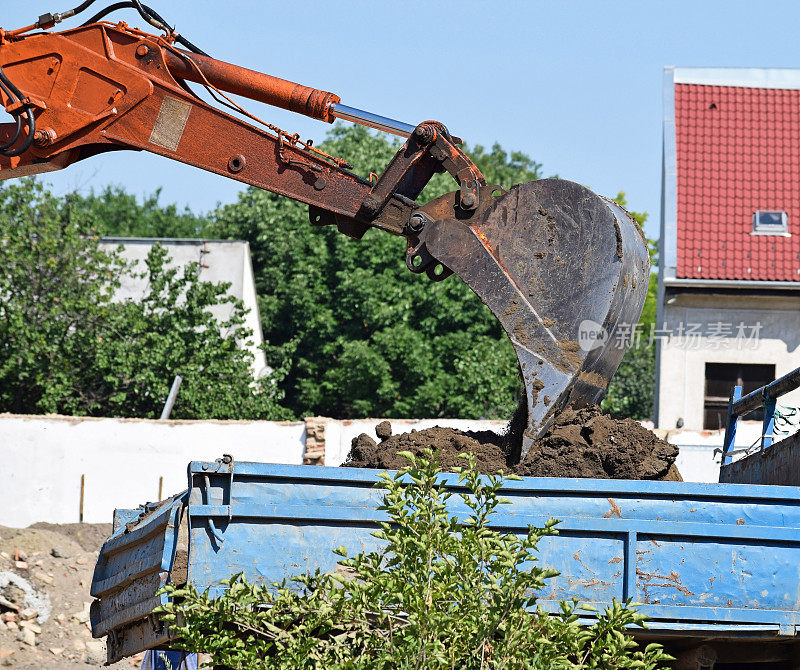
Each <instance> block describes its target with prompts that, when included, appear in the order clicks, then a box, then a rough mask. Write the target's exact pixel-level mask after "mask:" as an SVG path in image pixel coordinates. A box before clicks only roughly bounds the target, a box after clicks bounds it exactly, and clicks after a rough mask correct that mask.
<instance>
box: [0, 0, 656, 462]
mask: <svg viewBox="0 0 800 670" xmlns="http://www.w3.org/2000/svg"><path fill="white" fill-rule="evenodd" d="M93 1H94V0H87V1H86V2H84V3H83V4H82V5H79V6H78V7H77V8H75V10H70V12H66V13H65V14H63V15H53V14H47V15H44V16H43V17H40V19H39V21H38V22H37V23H36V24H34V25H32V26H29V27H27V28H23V29H20V30H16V31H2V30H0V97H1V98H2V103H3V105H4V106H5V109H6V111H7V112H8V113H9V114H10V115H11V118H12V122H11V123H6V124H2V125H0V179H8V178H12V177H19V176H26V175H32V174H37V173H41V172H47V171H51V170H57V169H61V168H64V167H66V166H68V165H70V164H71V163H74V162H76V161H80V160H84V159H86V158H90V157H91V156H94V155H96V154H100V153H103V152H107V151H117V150H121V149H129V150H144V151H149V152H152V153H155V154H159V155H162V156H164V157H166V158H171V159H173V160H177V161H181V162H183V163H187V164H189V165H193V166H195V167H198V168H201V169H203V170H208V171H211V172H215V173H217V174H220V175H223V176H226V177H229V178H232V179H236V180H238V181H240V182H242V183H245V184H249V185H253V186H257V187H259V188H262V189H265V190H268V191H272V192H274V193H277V194H280V195H283V196H286V197H289V198H293V199H295V200H299V201H302V202H304V203H307V204H308V205H309V216H310V220H311V223H313V224H314V225H336V226H337V227H338V229H339V231H340V232H342V233H344V234H346V235H349V236H351V237H354V238H360V237H361V236H362V235H363V234H364V233H365V232H366V230H367V229H368V228H370V227H374V228H379V229H381V230H384V231H386V232H389V233H392V234H395V235H401V236H403V237H405V238H406V239H407V248H406V264H407V266H408V268H409V270H410V271H411V272H415V273H425V274H427V276H428V277H429V278H430V279H431V280H433V281H440V280H442V279H445V278H446V277H447V276H449V275H450V274H452V273H455V274H457V275H458V276H459V277H461V279H463V280H464V281H465V282H466V284H467V285H468V286H469V287H470V288H471V289H472V290H473V291H474V292H475V293H476V294H477V295H478V296H479V297H480V298H481V300H483V302H484V303H486V304H487V305H488V307H489V308H490V309H491V310H492V312H493V313H494V314H495V316H496V317H497V318H498V319H499V321H500V323H501V324H502V326H503V328H504V329H505V331H506V333H507V334H508V336H509V338H510V340H511V342H512V344H513V345H514V348H515V350H516V353H517V357H518V359H519V363H520V372H521V374H522V378H523V381H524V385H525V403H524V404H525V406H526V408H527V420H526V421H525V427H524V430H523V431H522V432H523V437H522V440H521V442H520V445H519V449H520V455H524V454H525V453H526V452H527V450H528V449H529V448H530V446H531V444H532V442H533V440H534V439H535V437H536V436H537V435H539V434H541V433H542V432H543V431H544V430H545V429H546V428H547V426H548V424H549V422H550V420H551V419H552V417H553V416H554V415H555V413H557V412H558V411H559V410H560V409H562V408H564V407H565V406H567V405H582V404H590V403H595V402H598V401H599V400H600V399H601V398H602V397H603V395H604V393H605V389H606V387H607V385H608V381H609V380H610V378H611V376H612V375H613V374H614V372H615V371H616V368H617V366H618V365H619V362H620V359H621V357H622V355H623V353H624V351H625V346H624V343H623V346H618V344H619V343H618V342H617V341H616V340H612V338H611V337H609V336H608V335H609V334H610V333H613V332H614V331H615V330H616V329H617V326H618V325H619V324H631V323H635V322H636V321H637V319H638V317H639V314H640V312H641V309H642V305H643V303H644V297H645V294H646V290H647V279H648V275H649V259H648V253H647V248H646V243H645V240H644V238H643V236H642V235H641V230H639V229H638V228H637V226H636V223H635V222H634V221H633V220H632V218H631V217H630V215H628V214H627V213H626V212H625V211H624V210H622V209H621V208H620V207H618V206H617V205H615V204H614V203H613V202H610V201H608V200H606V199H604V198H601V197H600V196H597V195H595V194H594V193H592V192H591V191H589V190H588V189H586V188H584V187H582V186H579V185H578V184H574V183H572V182H568V181H564V180H540V181H536V182H531V183H528V184H518V185H515V186H513V187H511V188H510V189H509V190H508V191H506V190H505V189H503V188H502V187H500V186H494V185H491V184H487V183H486V180H485V179H484V177H483V175H482V174H481V172H480V170H478V168H477V167H476V166H475V164H474V163H473V162H472V161H471V160H470V159H469V157H468V156H467V155H466V154H465V153H464V152H463V151H462V150H461V148H460V144H461V142H460V140H459V139H458V138H454V137H453V136H451V135H450V133H449V132H448V130H447V128H446V127H445V126H443V125H442V124H441V123H437V122H435V121H425V122H423V123H420V124H418V125H416V126H412V125H409V124H405V123H402V122H399V121H395V120H393V119H388V118H385V117H380V116H377V115H375V114H371V113H369V112H365V111H363V110H359V109H356V108H353V107H348V106H345V105H342V104H341V100H340V98H339V96H337V95H335V94H334V93H330V92H326V91H320V90H318V89H314V88H311V87H308V86H302V85H299V84H295V83H293V82H289V81H286V80H283V79H279V78H276V77H272V76H270V75H266V74H262V73H260V72H256V71H253V70H249V69H247V68H243V67H239V66H236V65H232V64H229V63H224V62H222V61H218V60H215V59H213V58H211V57H209V56H208V55H207V54H205V53H203V52H200V50H199V49H197V48H196V47H194V45H192V44H191V43H190V42H188V41H187V40H185V39H184V38H182V37H180V36H179V35H178V34H177V33H175V32H174V31H172V30H171V29H169V28H168V26H166V23H165V22H164V21H163V19H161V18H160V17H159V16H158V15H157V14H156V13H155V12H154V10H152V9H150V8H148V7H146V6H144V5H141V3H140V2H138V1H137V0H131V1H130V2H124V3H117V5H112V6H111V7H110V8H108V10H111V9H114V8H116V9H118V8H119V6H120V5H124V6H131V7H133V8H135V9H137V11H139V13H140V14H141V15H142V16H143V17H144V18H146V19H147V20H148V22H150V23H152V24H153V25H155V26H156V27H159V28H161V29H163V30H164V31H165V35H164V36H159V35H152V34H149V33H145V32H142V31H140V30H138V29H135V28H131V27H129V26H128V25H127V24H125V23H118V24H110V23H106V22H103V21H102V20H101V19H102V18H103V17H104V15H105V13H107V12H108V10H106V12H105V13H104V12H101V13H100V14H98V15H97V16H95V17H93V19H90V20H89V21H88V22H87V23H86V24H84V25H82V26H79V27H77V28H74V29H71V30H66V31H63V32H48V31H47V30H46V29H49V28H52V27H53V26H54V25H55V23H57V22H59V21H60V20H61V19H63V18H64V17H66V16H71V15H74V14H76V13H79V12H80V11H83V9H85V8H86V7H88V5H90V4H92V2H93ZM41 29H45V30H44V31H42V30H41ZM33 30H36V32H33ZM176 42H181V43H183V44H184V46H187V45H188V47H190V50H188V51H187V50H185V49H179V48H177V47H176V46H175V43H176ZM190 85H200V86H202V87H204V88H205V89H206V90H207V91H208V92H209V94H210V95H211V96H212V97H214V99H215V100H216V101H217V103H218V104H210V103H209V102H206V101H205V100H204V99H203V98H201V97H200V96H199V95H197V94H196V93H195V92H194V91H193V90H192V88H191V87H190ZM229 93H230V94H234V95H238V96H244V97H246V98H250V99H253V100H258V101H261V102H265V103H267V104H270V105H273V106H277V107H281V108H284V109H288V110H291V111H293V112H297V113H299V114H303V115H305V116H309V117H311V118H315V119H318V120H321V121H325V122H332V121H333V120H334V119H336V118H341V119H346V120H349V121H353V122H356V123H361V124H363V125H367V126H370V127H373V128H378V129H381V130H384V131H388V132H392V133H395V134H397V135H400V136H403V137H406V138H407V140H406V142H405V144H403V146H402V147H401V148H400V149H399V151H398V152H397V154H396V155H395V156H394V158H393V159H392V160H391V161H390V163H389V165H388V166H387V167H386V169H385V170H384V171H383V173H382V174H381V175H380V176H379V177H377V179H376V180H367V179H364V178H362V177H359V176H358V175H356V174H354V173H353V172H351V171H350V168H351V166H350V165H348V164H347V163H346V162H345V161H343V160H341V159H338V158H335V157H333V156H329V155H327V154H325V153H324V152H322V151H320V150H319V149H317V148H316V147H314V146H313V145H312V144H311V143H310V142H302V141H301V140H300V139H299V137H298V136H297V135H292V134H289V133H287V132H285V131H283V130H281V129H279V128H277V127H275V126H274V125H272V124H269V123H267V122H265V121H262V120H261V119H258V118H257V117H255V116H253V115H252V114H250V113H249V112H248V111H247V110H245V109H244V108H242V107H241V106H240V105H239V104H238V103H237V102H235V100H234V99H233V98H231V97H229V96H228V95H227V94H229ZM220 105H222V106H225V107H229V108H233V111H235V112H239V114H240V116H234V115H233V114H230V113H228V112H226V111H223V110H222V109H221V108H220ZM242 115H243V116H245V117H246V118H247V119H248V120H247V121H245V120H243V119H242V118H241V116H242ZM251 121H252V122H255V124H259V125H254V123H251ZM259 126H260V127H259ZM437 172H448V173H450V174H451V175H452V177H453V179H454V181H455V184H456V187H457V190H455V191H453V192H452V193H449V194H446V195H443V196H441V197H439V198H437V199H436V200H434V201H432V202H429V203H427V204H424V205H421V204H420V203H418V202H417V198H418V197H419V195H420V193H421V192H422V190H423V188H424V187H425V185H426V184H427V183H428V182H429V181H430V179H431V177H432V176H433V175H434V174H436V173H437ZM587 323H590V324H594V326H592V328H594V329H595V330H594V331H592V332H593V333H594V334H595V335H597V334H598V333H600V334H602V333H605V335H606V336H605V339H603V337H599V339H598V338H597V337H595V338H594V339H591V341H590V342H589V343H588V344H589V345H590V346H585V345H586V343H584V342H582V341H580V332H581V330H580V329H581V327H582V326H581V324H584V327H585V324H587Z"/></svg>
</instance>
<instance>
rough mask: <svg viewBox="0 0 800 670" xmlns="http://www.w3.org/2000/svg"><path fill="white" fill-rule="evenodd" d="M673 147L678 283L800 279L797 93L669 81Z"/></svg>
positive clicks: (799, 105) (799, 102) (799, 118)
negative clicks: (774, 217) (768, 228)
mask: <svg viewBox="0 0 800 670" xmlns="http://www.w3.org/2000/svg"><path fill="white" fill-rule="evenodd" d="M675 149H676V159H677V180H678V183H677V193H678V202H677V217H678V221H677V223H678V239H677V251H678V258H677V260H678V266H677V272H676V274H677V276H678V277H682V278H691V279H752V280H769V281H798V282H800V90H787V89H767V88H739V87H733V86H707V85H697V84H675ZM759 209H761V210H783V211H785V212H787V214H788V222H789V233H790V234H791V236H790V237H783V236H777V235H769V236H766V235H751V234H750V233H751V232H752V230H753V214H754V212H755V211H756V210H759Z"/></svg>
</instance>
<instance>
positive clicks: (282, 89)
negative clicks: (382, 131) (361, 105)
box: [0, 23, 485, 237]
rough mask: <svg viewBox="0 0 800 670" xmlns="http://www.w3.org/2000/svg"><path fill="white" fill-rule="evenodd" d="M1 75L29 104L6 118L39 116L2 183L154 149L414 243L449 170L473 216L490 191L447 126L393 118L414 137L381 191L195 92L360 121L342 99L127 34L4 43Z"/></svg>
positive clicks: (9, 136)
mask: <svg viewBox="0 0 800 670" xmlns="http://www.w3.org/2000/svg"><path fill="white" fill-rule="evenodd" d="M0 66H1V67H2V70H3V74H4V76H5V78H6V79H7V81H8V82H10V83H15V85H16V86H17V87H18V90H19V92H20V93H21V96H22V99H21V100H20V99H17V100H15V99H14V96H9V95H8V94H7V92H6V91H5V90H4V91H3V92H2V95H3V103H4V105H5V107H6V109H7V110H8V111H9V112H10V113H12V114H14V113H16V114H17V118H20V116H22V114H20V112H22V111H25V112H27V110H30V113H29V114H28V115H29V116H32V117H33V119H34V121H33V123H23V124H22V129H21V132H19V133H17V123H8V124H3V125H2V126H0V142H2V143H8V142H10V141H11V140H13V139H14V135H15V133H16V134H17V137H16V141H14V142H13V143H12V145H11V147H10V148H9V150H6V151H4V152H0V179H7V178H10V177H19V176H25V175H31V174H36V173H40V172H47V171H50V170H56V169H61V168H64V167H66V166H68V165H70V164H71V163H74V162H76V161H79V160H83V159H85V158H88V157H90V156H93V155H95V154H99V153H103V152H106V151H114V150H119V149H133V150H145V151H150V152H152V153H156V154H160V155H162V156H164V157H166V158H171V159H173V160H178V161H181V162H183V163H187V164H189V165H193V166H195V167H199V168H201V169H203V170H208V171H210V172H216V173H217V174H220V175H224V176H226V177H230V178H232V179H236V180H238V181H241V182H243V183H245V184H250V185H253V186H257V187H259V188H262V189H265V190H269V191H272V192H274V193H278V194H280V195H284V196H287V197H290V198H293V199H295V200H299V201H302V202H305V203H307V204H308V205H310V206H311V208H312V217H313V219H314V222H315V223H318V224H325V223H337V224H339V226H340V228H341V229H342V231H343V232H345V233H347V234H350V235H353V236H356V237H360V236H361V235H363V232H364V230H366V227H367V226H374V227H377V228H381V229H383V230H387V231H388V232H392V233H395V234H399V235H404V234H405V235H408V234H410V233H412V231H411V230H410V229H409V228H408V224H409V220H410V218H411V214H412V213H413V210H414V209H415V208H416V206H415V204H414V203H413V201H414V199H415V198H416V197H417V196H418V195H419V192H420V191H421V190H422V188H423V187H424V186H425V184H427V182H428V181H429V180H430V177H431V176H432V175H433V174H434V173H435V171H437V170H442V169H449V170H450V171H451V172H452V173H453V174H454V177H455V178H456V179H457V180H458V181H459V182H463V184H464V187H463V193H464V197H462V202H461V204H462V205H463V206H467V205H466V203H465V202H464V198H466V200H467V202H469V203H470V205H471V209H474V208H475V206H476V205H477V203H478V198H479V193H478V189H479V186H483V185H485V182H484V181H483V177H482V176H481V174H480V172H479V171H478V169H477V168H476V167H475V166H474V165H473V163H472V162H471V161H470V160H469V159H468V158H467V157H466V156H465V155H464V153H463V152H462V151H461V150H460V149H459V148H458V146H457V145H456V144H455V142H454V141H453V139H452V138H451V137H450V135H449V134H448V132H447V130H446V129H445V128H444V126H442V125H441V124H438V123H435V122H427V123H423V124H420V125H419V126H418V127H417V128H416V129H415V128H414V127H411V126H406V125H405V124H400V123H398V122H393V121H391V120H389V119H383V120H381V122H382V123H383V127H384V128H386V123H392V124H394V127H393V130H394V131H395V132H398V133H404V134H407V135H408V136H409V137H410V139H409V140H408V141H407V142H406V144H405V145H404V146H403V148H402V149H401V150H400V151H399V152H398V154H397V156H396V157H395V160H393V161H392V162H391V164H390V166H389V168H388V169H387V171H386V172H385V173H384V174H383V175H382V177H381V178H380V179H379V180H378V181H377V183H371V182H369V181H367V180H364V179H362V178H361V177H358V176H357V175H355V174H353V173H352V172H349V171H347V170H346V169H345V168H347V167H350V166H348V165H347V164H346V163H345V162H344V161H341V160H337V159H335V158H333V157H330V156H327V155H326V154H324V153H323V152H321V151H319V150H317V149H316V148H315V147H313V146H312V145H311V144H310V143H303V142H301V141H300V140H299V138H298V137H297V136H296V135H289V134H288V133H285V132H283V131H281V130H280V129H278V128H276V127H274V126H271V125H270V124H266V123H264V126H265V127H264V129H262V128H259V127H256V126H255V125H253V124H250V123H247V122H246V121H243V120H241V119H240V118H237V117H235V116H233V115H231V114H228V113H226V112H224V111H222V110H221V109H219V108H218V107H216V106H213V105H211V104H209V103H207V102H205V101H204V100H203V99H202V98H200V97H199V96H197V95H195V94H194V93H193V92H192V91H191V89H190V88H189V85H188V83H187V82H195V83H199V84H201V85H203V86H206V87H207V88H208V89H210V90H211V91H212V92H213V93H214V94H216V95H217V96H218V97H219V94H222V95H224V93H222V92H229V93H233V94H238V95H242V96H246V97H248V98H251V99H254V100H259V101H261V102H265V103H268V104H270V105H274V106H277V107H282V108H284V109H288V110H291V111H294V112H298V113H300V114H304V115H306V116H309V117H312V118H315V119H319V120H322V121H327V122H332V121H333V120H334V119H335V118H337V116H340V117H342V118H350V119H353V118H354V116H353V115H354V113H355V114H358V113H359V110H353V109H352V108H348V107H344V106H342V105H339V102H340V98H339V96H337V95H335V94H333V93H328V92H325V91H320V90H317V89H314V88H310V87H307V86H301V85H299V84H295V83H292V82H289V81H286V80H283V79H279V78H277V77H272V76H269V75H266V74H262V73H259V72H255V71H253V70H248V69H246V68H243V67H238V66H236V65H231V64H229V63H224V62H222V61H218V60H215V59H213V58H209V57H207V56H204V55H201V54H195V53H190V52H187V51H183V50H179V49H177V48H176V47H175V46H174V45H173V44H171V43H170V42H169V41H168V40H167V39H165V38H163V37H160V36H155V35H149V34H147V33H143V32H141V31H139V30H136V29H133V28H130V27H128V26H127V25H125V24H117V25H110V24H106V23H92V24H89V25H86V26H81V27H79V28H76V29H73V30H68V31H65V32H61V33H41V32H40V33H34V34H24V33H23V34H21V35H14V34H13V33H3V34H0ZM225 98H226V100H229V101H230V102H233V101H232V100H231V99H230V98H227V96H225ZM223 102H225V101H224V100H223ZM228 104H230V103H228ZM337 105H338V109H337ZM337 111H338V113H337ZM361 115H362V116H363V117H364V120H363V121H362V122H363V123H366V124H367V125H378V122H375V121H374V119H376V118H378V117H374V116H372V115H369V114H367V113H363V112H361ZM253 118H254V117H253ZM31 137H32V140H31ZM20 149H24V150H23V151H20ZM431 149H434V151H433V153H437V152H438V155H439V156H440V157H441V159H440V160H434V159H433V158H432V154H431V151H430V150H431ZM3 154H5V155H3ZM17 154H18V155H17ZM467 209H470V207H469V206H467Z"/></svg>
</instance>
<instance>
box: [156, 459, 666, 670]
mask: <svg viewBox="0 0 800 670" xmlns="http://www.w3.org/2000/svg"><path fill="white" fill-rule="evenodd" d="M406 457H407V458H408V459H409V461H410V465H409V466H408V467H406V468H405V469H404V470H402V471H400V472H398V473H396V474H394V475H389V474H383V475H381V481H380V482H379V484H378V486H380V487H382V488H384V489H385V490H386V495H385V498H384V502H383V504H382V505H381V506H380V508H379V509H381V510H383V511H385V512H386V514H387V516H388V519H389V520H388V521H386V522H385V523H382V524H381V525H380V530H379V531H377V532H376V533H375V536H376V537H378V538H379V539H381V540H382V541H383V542H384V543H385V545H384V547H383V548H382V549H381V550H379V551H373V552H369V553H362V554H358V555H356V556H353V557H352V558H348V557H347V555H346V551H345V550H344V548H340V549H337V550H336V553H337V554H338V555H340V556H341V557H342V559H341V560H340V561H339V566H340V568H339V570H337V574H329V573H321V572H319V571H317V572H315V573H314V574H305V575H301V576H299V577H295V578H293V579H292V580H290V581H285V582H283V583H281V584H272V585H269V586H253V585H251V584H248V583H247V582H246V581H245V580H244V579H243V578H242V576H241V575H236V576H234V577H232V578H231V579H230V580H229V581H228V582H227V583H226V584H227V586H228V587H229V588H228V590H227V591H226V592H225V593H224V594H223V595H222V596H221V597H219V598H217V599H212V598H210V597H209V596H208V594H207V593H205V594H201V593H198V592H197V591H196V590H195V589H194V588H193V587H191V586H189V587H187V588H175V587H172V586H168V587H166V589H165V591H166V592H167V593H168V594H169V595H171V596H172V598H173V600H172V604H170V605H167V606H165V607H163V608H161V610H160V611H161V612H162V613H163V616H164V618H165V620H166V621H167V622H168V623H169V625H170V626H171V627H172V630H173V632H174V633H175V634H177V635H178V636H179V638H180V640H181V641H180V642H179V646H180V647H181V648H184V649H186V650H190V651H203V652H206V653H207V654H209V655H210V657H211V659H212V663H213V664H214V665H215V666H222V667H227V668H236V669H237V670H239V669H245V668H247V669H250V668H287V669H288V668H292V669H294V668H326V669H338V668H342V669H344V668H353V669H355V668H381V669H383V668H386V669H389V668H392V669H395V668H401V669H404V668H409V669H410V668H437V669H438V668H442V669H444V668H476V669H477V668H548V669H551V668H656V667H658V666H659V664H660V663H662V662H663V661H666V660H669V658H670V657H669V656H667V655H666V654H665V653H664V652H663V650H662V648H661V647H660V646H659V645H655V644H651V645H649V646H648V647H647V648H646V649H644V650H638V649H637V645H636V643H635V642H634V641H633V639H632V638H631V637H630V635H629V634H628V633H627V632H626V627H628V626H643V624H644V616H642V615H641V614H638V613H637V612H636V611H635V610H633V609H631V608H630V607H629V606H628V605H629V604H621V603H616V602H615V603H613V604H612V606H611V607H609V608H608V609H607V610H606V611H605V612H603V613H599V612H595V611H594V610H592V611H591V612H584V613H583V614H584V616H586V615H587V614H588V615H593V616H595V617H596V619H595V623H594V624H593V625H591V626H585V625H581V624H579V622H578V613H579V611H580V610H581V609H584V610H586V609H588V608H581V607H580V606H579V605H578V603H577V601H573V602H562V603H561V604H560V613H559V614H558V615H555V616H553V615H548V614H546V613H545V612H544V611H543V610H542V609H540V608H537V606H536V596H537V593H538V592H539V591H540V590H541V589H542V587H543V586H544V585H545V583H546V581H547V580H548V579H549V578H551V577H553V576H554V575H556V574H557V573H556V571H554V570H549V569H547V568H544V567H541V566H539V565H538V560H537V544H538V542H539V540H540V539H541V538H542V537H543V536H546V535H550V534H554V533H555V532H556V530H555V528H554V526H555V525H556V523H557V522H556V521H554V520H551V521H549V522H548V523H547V524H545V527H544V528H533V527H530V528H529V530H528V533H527V534H526V535H525V536H523V537H519V536H516V535H513V534H510V533H505V532H499V531H497V530H494V529H493V528H490V527H489V520H490V518H491V517H492V515H493V514H495V513H496V512H497V508H498V506H499V505H501V504H504V503H507V502H508V501H507V500H505V499H503V498H501V497H500V493H501V491H500V489H501V487H502V485H503V482H504V481H505V479H504V478H503V477H502V476H481V475H479V474H478V472H477V470H476V468H475V462H474V458H472V457H469V458H468V463H467V467H465V468H464V469H462V471H461V472H460V473H459V475H458V477H459V482H460V483H461V485H462V486H463V487H464V493H458V494H453V493H452V492H451V491H448V490H446V488H445V486H444V484H443V483H442V479H441V477H440V476H439V475H440V469H439V467H438V465H437V464H436V462H435V458H433V454H431V453H430V452H428V453H427V455H426V457H417V458H414V457H413V456H411V454H406ZM453 495H457V496H458V497H460V498H461V499H462V500H463V502H464V504H465V505H466V506H467V509H468V518H462V519H460V520H459V519H456V518H455V517H454V516H453V515H452V511H448V500H449V499H450V498H451V497H453Z"/></svg>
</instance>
